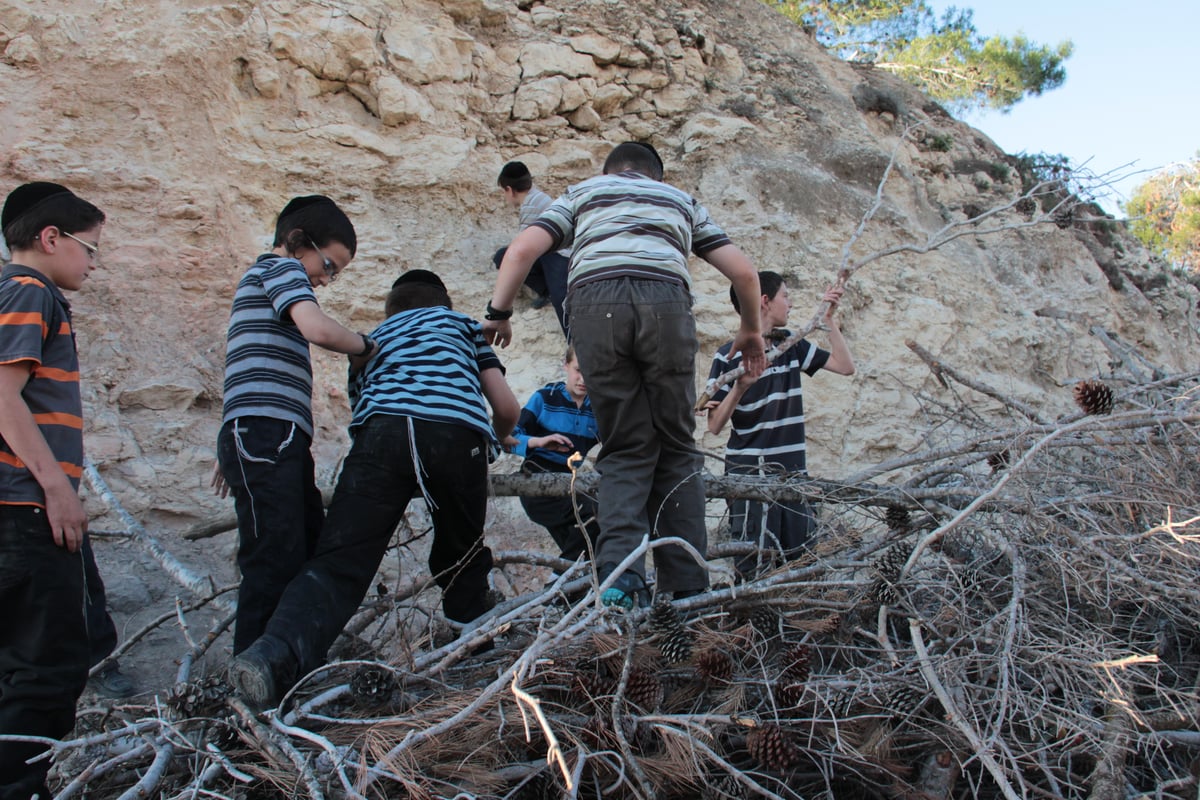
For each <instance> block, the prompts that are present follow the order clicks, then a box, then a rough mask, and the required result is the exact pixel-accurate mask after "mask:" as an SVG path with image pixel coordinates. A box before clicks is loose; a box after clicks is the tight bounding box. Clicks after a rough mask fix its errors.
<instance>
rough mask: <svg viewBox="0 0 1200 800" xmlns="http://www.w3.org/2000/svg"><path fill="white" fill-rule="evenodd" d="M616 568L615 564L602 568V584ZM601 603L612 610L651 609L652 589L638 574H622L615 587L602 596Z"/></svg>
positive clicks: (614, 584)
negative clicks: (635, 607)
mask: <svg viewBox="0 0 1200 800" xmlns="http://www.w3.org/2000/svg"><path fill="white" fill-rule="evenodd" d="M615 568H616V567H615V565H613V564H605V565H604V566H603V567H601V568H600V582H601V583H604V582H605V581H606V580H608V576H609V575H611V574H612V571H613V570H614V569H615ZM600 602H601V603H603V604H604V605H606V606H609V607H610V608H623V609H625V610H627V611H628V610H630V609H632V608H633V607H634V606H635V605H636V606H638V607H640V608H649V606H650V587H649V586H647V585H646V580H645V578H643V577H642V576H641V575H638V574H637V573H636V572H622V573H621V574H620V575H619V576H618V577H617V579H616V580H615V581H614V582H613V585H612V586H610V587H608V588H607V589H605V590H604V594H602V595H600Z"/></svg>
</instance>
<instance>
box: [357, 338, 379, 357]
mask: <svg viewBox="0 0 1200 800" xmlns="http://www.w3.org/2000/svg"><path fill="white" fill-rule="evenodd" d="M359 336H361V337H362V341H363V349H362V352H361V353H355V355H356V356H357V357H359V358H362V357H363V356H369V355H371V351H372V350H374V349H375V340H374V339H372V338H371V337H370V336H367V335H366V334H365V333H360V334H359Z"/></svg>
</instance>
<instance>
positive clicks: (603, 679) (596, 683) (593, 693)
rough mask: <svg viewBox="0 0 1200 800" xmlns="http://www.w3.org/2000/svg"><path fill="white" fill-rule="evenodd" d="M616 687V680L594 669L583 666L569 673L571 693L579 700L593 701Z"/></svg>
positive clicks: (611, 691)
mask: <svg viewBox="0 0 1200 800" xmlns="http://www.w3.org/2000/svg"><path fill="white" fill-rule="evenodd" d="M615 688H616V681H614V680H613V679H612V678H610V677H608V676H607V675H601V674H600V673H599V672H597V671H596V670H595V669H592V668H590V667H587V666H583V667H581V668H579V669H576V670H575V671H574V672H573V673H571V694H573V695H574V696H575V697H576V698H577V699H578V700H579V701H580V702H585V703H594V702H596V701H597V700H598V699H599V698H601V697H607V696H608V695H611V694H612V693H613V689H615Z"/></svg>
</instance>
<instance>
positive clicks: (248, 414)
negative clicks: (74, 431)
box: [212, 195, 376, 655]
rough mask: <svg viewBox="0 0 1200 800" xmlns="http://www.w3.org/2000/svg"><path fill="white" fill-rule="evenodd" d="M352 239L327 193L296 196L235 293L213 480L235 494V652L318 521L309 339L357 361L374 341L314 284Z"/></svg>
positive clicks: (347, 255) (299, 559)
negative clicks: (334, 312) (334, 309)
mask: <svg viewBox="0 0 1200 800" xmlns="http://www.w3.org/2000/svg"><path fill="white" fill-rule="evenodd" d="M357 246H358V238H357V235H356V234H355V231H354V226H353V225H352V224H351V222H350V220H349V218H347V217H346V215H345V213H344V212H343V211H342V210H341V209H340V208H338V206H337V204H336V203H334V201H332V200H330V199H329V198H328V197H324V196H322V195H308V196H305V197H296V198H294V199H292V200H291V201H290V202H289V203H288V204H287V205H286V206H284V208H283V211H281V212H280V214H279V217H278V219H277V220H276V224H275V240H274V244H273V249H272V250H271V252H269V253H264V254H263V255H260V256H259V257H258V259H257V260H256V261H255V262H254V263H253V264H252V265H251V266H250V268H249V269H248V270H246V273H245V274H244V275H243V276H242V278H241V280H240V281H239V282H238V286H237V291H236V292H235V293H234V297H233V312H232V314H231V316H230V319H229V332H228V344H227V348H226V353H225V396H224V407H223V414H222V420H221V432H220V434H219V435H218V437H217V465H216V467H215V468H214V470H213V481H212V483H213V487H214V488H215V489H216V491H217V493H218V494H219V495H221V496H222V497H224V496H225V495H226V494H227V493H228V492H230V491H232V492H233V498H234V505H235V507H236V509H237V516H238V535H239V541H238V567H239V568H240V570H241V573H242V582H241V586H240V587H239V589H238V605H237V619H236V620H235V624H234V636H233V652H234V654H235V655H236V654H238V653H240V652H241V651H242V650H245V649H246V647H248V646H249V645H250V643H251V642H253V641H254V640H255V639H257V638H258V637H259V636H260V635H262V632H263V630H264V629H265V627H266V624H267V620H269V619H270V618H271V614H272V613H273V612H274V611H275V606H276V605H277V604H278V603H279V598H280V596H281V595H282V594H283V590H284V589H285V588H286V587H287V585H288V582H289V581H291V580H292V578H294V577H295V576H296V574H297V573H298V572H299V571H300V567H301V566H302V565H303V564H304V562H305V560H306V559H307V558H308V557H309V556H311V555H312V553H313V551H314V548H315V546H316V542H317V537H318V536H319V535H320V533H321V527H322V524H323V523H324V519H325V510H324V506H323V504H322V502H321V493H320V491H319V490H318V489H317V484H316V477H315V467H314V464H313V458H312V452H311V445H312V437H313V418H312V363H311V361H310V360H309V345H310V344H315V345H318V346H319V347H323V348H325V349H326V350H331V351H333V352H335V353H344V354H347V355H350V356H359V357H363V358H366V357H367V356H370V355H371V354H372V353H373V352H374V351H375V349H376V348H375V342H373V341H372V340H371V339H370V338H369V337H368V336H367V335H366V334H361V333H355V332H354V331H352V330H350V329H349V328H346V327H344V326H342V325H341V324H339V323H338V322H337V321H336V320H334V319H333V318H332V317H329V316H328V315H326V314H325V312H324V311H322V310H321V307H320V306H319V305H318V304H317V297H316V294H315V293H314V292H313V289H314V288H315V287H317V286H328V285H329V284H330V283H332V282H333V281H334V279H335V278H336V277H337V276H338V274H339V273H340V272H341V271H342V270H344V269H345V268H346V265H347V264H349V263H350V260H351V259H352V258H354V253H355V251H356V249H357Z"/></svg>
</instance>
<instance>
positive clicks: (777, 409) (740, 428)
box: [708, 331, 829, 473]
mask: <svg viewBox="0 0 1200 800" xmlns="http://www.w3.org/2000/svg"><path fill="white" fill-rule="evenodd" d="M786 333H787V332H786V331H785V332H784V334H785V335H786ZM732 344H733V343H732V342H727V343H726V344H724V345H722V346H721V348H720V349H719V350H718V351H717V355H716V356H715V357H714V358H713V363H712V369H711V370H710V371H709V375H708V377H709V380H712V379H713V378H716V377H717V376H718V375H721V374H722V373H724V372H727V371H729V370H731V369H734V368H736V367H737V366H739V365H740V364H741V363H742V357H741V354H740V353H739V354H737V355H735V356H733V357H730V355H729V350H730V348H731V347H732ZM827 361H829V351H827V350H822V349H821V348H819V347H817V346H816V345H814V344H812V343H811V342H809V341H808V340H807V339H801V340H800V342H799V343H798V344H796V345H794V346H793V347H791V348H789V349H788V350H787V351H785V352H784V353H783V354H782V355H781V356H779V358H777V359H775V361H773V362H772V363H771V364H768V365H767V369H766V370H765V371H764V372H763V374H762V377H760V378H759V379H758V380H757V381H756V382H755V383H754V385H753V386H751V387H750V388H749V389H747V390H746V393H745V394H744V395H742V398H741V400H740V401H738V404H737V408H735V409H734V411H733V415H732V416H731V417H730V419H729V424H730V427H731V428H732V432H731V433H730V434H729V442H728V443H727V444H726V445H725V455H726V457H727V458H728V459H729V461H730V462H732V463H734V464H742V465H746V464H778V465H780V466H781V467H783V468H784V469H786V470H787V471H788V472H800V473H803V472H805V470H806V469H807V464H806V460H805V451H806V445H805V433H804V391H803V388H802V386H801V375H809V376H812V375H815V374H816V373H817V370H819V369H821V368H822V367H823V366H825V363H826V362H827ZM728 393H729V388H728V387H725V388H723V389H721V390H720V391H718V392H717V393H716V394H714V395H713V400H715V401H717V402H720V401H722V400H724V399H725V395H727V394H728Z"/></svg>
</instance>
